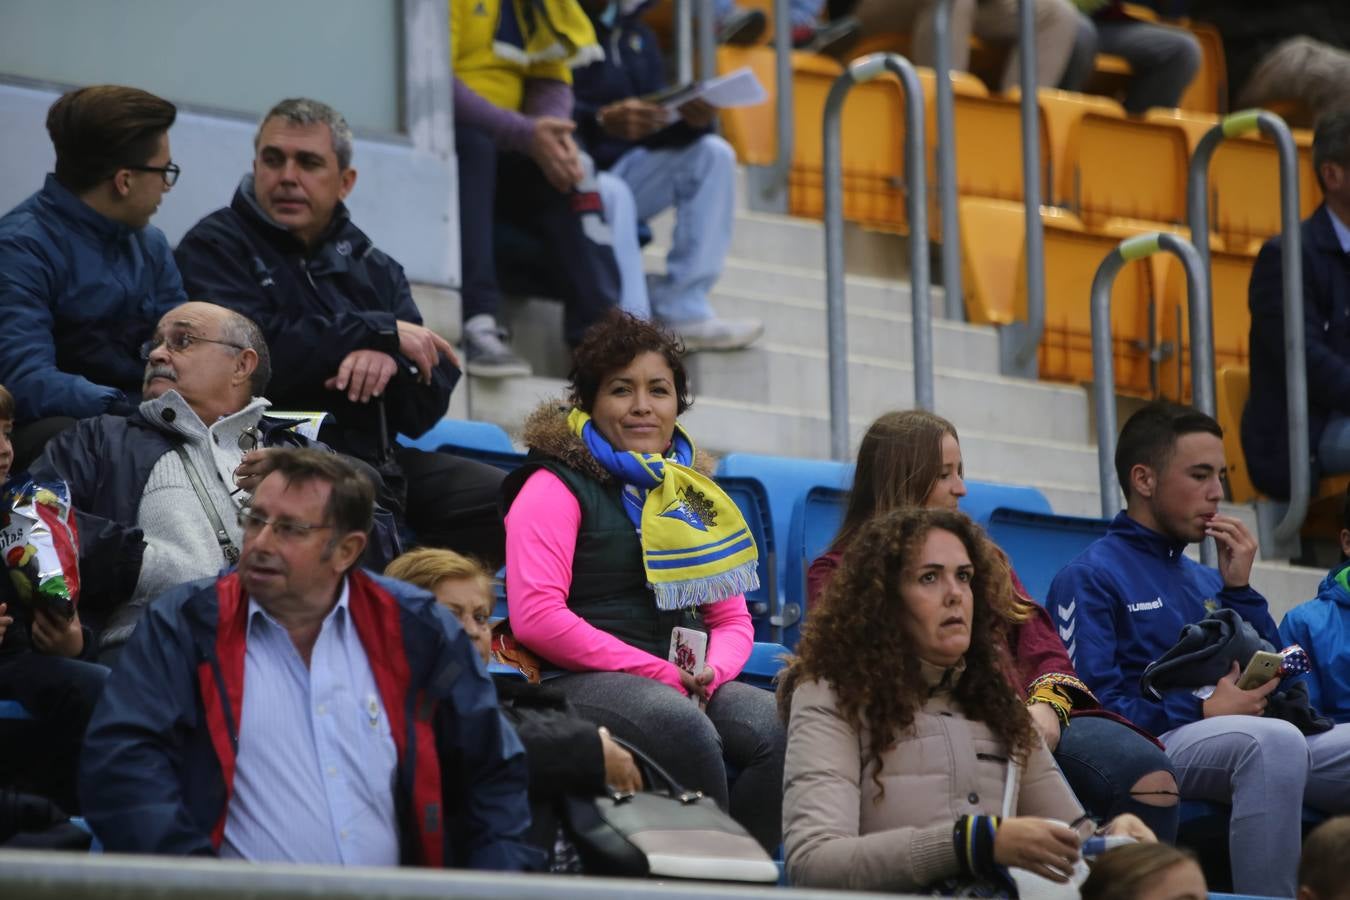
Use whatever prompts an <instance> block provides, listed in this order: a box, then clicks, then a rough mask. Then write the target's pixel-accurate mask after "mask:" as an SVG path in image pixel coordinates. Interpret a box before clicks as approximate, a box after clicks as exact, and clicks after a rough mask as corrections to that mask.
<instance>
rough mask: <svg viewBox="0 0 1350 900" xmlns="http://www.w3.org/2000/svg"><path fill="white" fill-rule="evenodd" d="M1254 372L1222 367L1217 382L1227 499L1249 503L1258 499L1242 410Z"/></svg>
mask: <svg viewBox="0 0 1350 900" xmlns="http://www.w3.org/2000/svg"><path fill="white" fill-rule="evenodd" d="M1251 387H1252V381H1251V371H1250V370H1249V369H1248V368H1247V367H1246V366H1221V367H1220V368H1219V371H1218V374H1217V376H1216V377H1215V379H1214V399H1215V405H1216V406H1217V407H1218V409H1217V412H1218V415H1216V416H1215V418H1216V419H1217V420H1218V422H1219V427H1220V428H1222V429H1223V455H1224V462H1226V463H1227V464H1228V498H1229V499H1230V500H1232V501H1233V502H1234V503H1246V502H1248V501H1251V500H1255V499H1256V497H1257V493H1256V488H1255V487H1253V486H1252V480H1251V475H1250V474H1249V473H1248V471H1247V457H1246V454H1244V453H1243V452H1242V432H1241V427H1242V411H1243V410H1244V409H1246V407H1247V395H1248V394H1250V393H1251Z"/></svg>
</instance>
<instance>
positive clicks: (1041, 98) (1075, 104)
mask: <svg viewBox="0 0 1350 900" xmlns="http://www.w3.org/2000/svg"><path fill="white" fill-rule="evenodd" d="M1020 95H1021V91H1020V90H1017V89H1014V90H1011V91H1009V92H1008V97H1009V98H1010V99H1013V100H1016V99H1018V97H1019V96H1020ZM1036 102H1037V103H1038V104H1040V107H1041V115H1042V116H1043V117H1044V119H1045V130H1046V132H1047V133H1048V134H1049V137H1050V161H1049V167H1048V171H1047V176H1046V182H1047V184H1048V185H1050V190H1051V191H1052V192H1053V195H1050V194H1048V195H1046V196H1045V197H1043V198H1042V199H1043V200H1045V202H1046V203H1054V204H1056V205H1059V206H1067V205H1068V204H1069V202H1070V201H1071V200H1072V199H1073V198H1072V196H1071V195H1068V194H1061V191H1062V190H1063V186H1064V184H1065V181H1064V180H1063V178H1062V175H1061V173H1062V172H1064V170H1065V167H1066V165H1067V162H1066V161H1067V159H1068V147H1069V132H1070V131H1072V130H1073V128H1074V126H1075V125H1077V124H1078V120H1079V119H1081V118H1083V116H1085V115H1087V114H1088V113H1090V112H1091V113H1096V114H1097V115H1101V116H1110V117H1114V118H1124V117H1125V109H1124V107H1122V106H1121V105H1120V104H1119V103H1117V102H1116V101H1115V100H1112V99H1111V98H1110V97H1102V96H1099V95H1097V94H1079V93H1076V92H1074V91H1061V90H1056V89H1055V88H1039V89H1038V90H1037V91H1036Z"/></svg>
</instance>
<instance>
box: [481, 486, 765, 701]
mask: <svg viewBox="0 0 1350 900" xmlns="http://www.w3.org/2000/svg"><path fill="white" fill-rule="evenodd" d="M580 527H581V506H580V504H578V503H577V498H576V496H575V495H573V493H572V492H571V491H570V490H568V489H567V485H565V484H563V482H562V480H561V479H560V478H558V476H556V475H554V474H553V473H552V472H549V471H548V470H546V469H540V470H539V471H537V472H535V473H534V474H533V475H531V476H530V477H529V478H527V479H526V480H525V484H524V485H523V486H522V487H521V489H520V493H518V494H517V495H516V499H515V501H514V502H513V503H512V504H511V510H510V512H508V513H507V515H506V602H507V606H508V608H509V610H510V616H511V631H512V632H513V633H514V634H515V636H516V639H517V640H519V641H520V642H521V643H522V644H524V645H525V646H526V647H529V648H530V649H532V650H534V651H535V652H536V653H540V654H541V655H543V656H545V657H546V658H547V659H548V660H549V661H550V662H552V663H553V664H554V665H557V666H560V667H562V668H564V669H571V670H573V671H579V672H580V671H584V672H628V673H630V674H633V675H643V676H645V677H647V678H655V679H656V680H657V681H660V682H663V683H665V684H668V685H670V686H671V687H673V688H674V689H675V690H677V691H679V692H680V693H682V694H687V693H688V692H687V691H685V689H684V686H683V685H682V684H681V682H680V674H679V671H680V670H679V669H677V668H676V667H675V665H674V664H673V663H670V662H668V661H666V660H665V659H662V658H661V657H658V656H653V655H652V654H650V653H647V652H646V651H645V650H639V649H637V648H636V647H632V646H630V645H628V644H625V643H624V642H623V641H621V640H619V639H618V638H616V637H614V636H613V635H611V634H609V633H608V632H604V631H601V630H600V629H598V628H595V627H594V626H592V625H590V624H589V623H588V622H586V621H585V620H584V619H582V618H581V617H580V616H578V615H577V614H576V613H574V612H572V610H570V609H568V608H567V594H568V591H569V589H570V588H571V585H572V557H573V554H574V552H575V550H576V543H577V530H578V529H579V528H580ZM702 614H703V621H704V622H705V623H706V624H707V626H708V655H707V659H706V664H707V665H709V666H711V667H712V670H713V680H712V686H711V690H710V691H709V694H710V695H711V694H712V693H713V692H715V691H716V690H717V689H718V688H719V687H721V686H722V685H723V684H725V683H726V682H727V681H730V680H731V679H733V678H735V677H736V676H737V675H739V674H740V672H741V669H742V667H744V666H745V661H746V660H747V659H749V658H750V649H751V646H752V645H753V644H754V640H755V634H754V626H753V625H752V624H751V622H750V612H749V610H747V609H746V607H745V597H744V595H741V594H737V595H736V596H735V597H728V598H727V599H726V600H722V601H719V602H717V603H710V604H708V605H707V606H705V607H703V609H702ZM545 648H546V649H545Z"/></svg>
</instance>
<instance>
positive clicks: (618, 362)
mask: <svg viewBox="0 0 1350 900" xmlns="http://www.w3.org/2000/svg"><path fill="white" fill-rule="evenodd" d="M649 352H650V353H659V354H661V356H662V357H664V358H665V361H666V365H668V366H670V371H671V373H672V374H673V375H674V376H675V400H676V403H677V406H676V414H677V415H684V411H685V410H687V409H688V408H689V407H690V406H691V405H692V404H693V400H692V399H690V397H689V373H688V372H686V371H685V369H684V344H682V343H681V342H680V339H679V338H677V337H676V336H675V335H673V334H671V333H670V332H669V331H666V330H665V329H664V328H661V327H660V326H658V325H654V324H652V323H651V322H648V321H647V320H645V319H639V318H638V317H637V316H634V315H632V314H630V313H626V312H619V311H615V312H613V313H611V314H610V315H609V316H607V317H606V318H604V319H602V320H601V321H599V322H597V323H596V324H594V325H592V326H591V327H590V329H589V330H588V331H587V332H586V334H585V335H584V336H583V337H582V339H581V343H580V344H579V345H578V346H577V348H576V349H575V350H573V351H572V371H571V372H570V373H569V374H568V376H567V381H568V384H567V390H568V394H567V400H568V402H569V403H571V404H572V405H573V406H575V407H577V408H578V409H580V410H583V411H585V412H590V411H591V408H592V405H593V404H594V403H595V395H596V394H598V393H599V392H600V385H601V384H602V383H603V382H604V380H605V378H607V377H608V376H609V375H611V374H612V373H614V372H617V371H618V370H619V369H622V368H624V367H625V366H627V365H628V364H629V363H631V362H632V361H633V360H635V359H637V358H638V356H640V355H641V354H643V353H649Z"/></svg>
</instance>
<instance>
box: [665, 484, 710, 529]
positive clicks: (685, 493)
mask: <svg viewBox="0 0 1350 900" xmlns="http://www.w3.org/2000/svg"><path fill="white" fill-rule="evenodd" d="M659 515H660V516H661V518H663V519H679V520H680V521H681V522H683V523H684V524H686V525H688V526H689V527H690V528H697V529H698V530H699V531H707V530H708V528H709V526H714V525H716V524H717V512H716V510H714V509H713V504H712V501H711V500H709V499H708V498H707V497H706V496H705V495H704V494H703V493H702V492H700V491H696V490H694V489H693V488H692V487H683V488H680V492H679V494H678V495H677V496H676V498H675V499H674V500H672V501H671V502H670V505H668V506H667V507H666V508H665V509H663V510H661V512H660V513H659Z"/></svg>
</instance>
